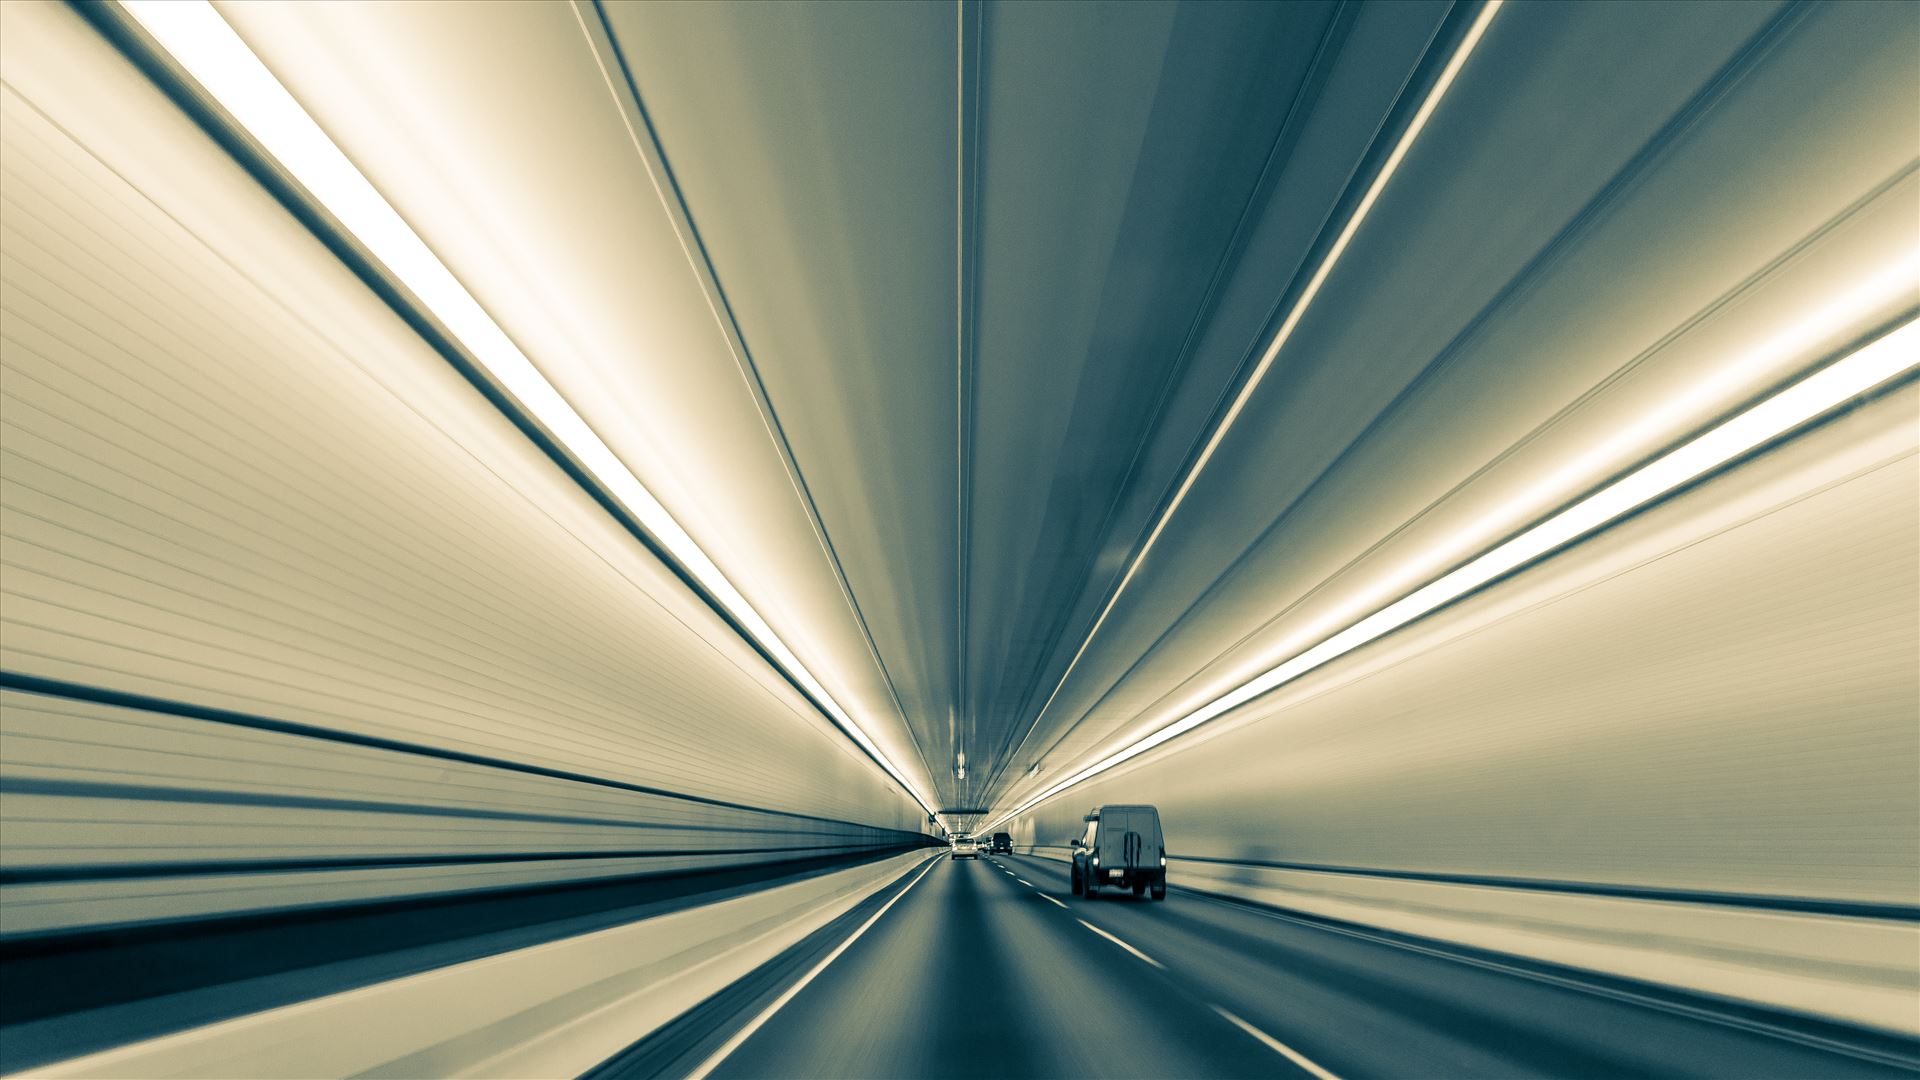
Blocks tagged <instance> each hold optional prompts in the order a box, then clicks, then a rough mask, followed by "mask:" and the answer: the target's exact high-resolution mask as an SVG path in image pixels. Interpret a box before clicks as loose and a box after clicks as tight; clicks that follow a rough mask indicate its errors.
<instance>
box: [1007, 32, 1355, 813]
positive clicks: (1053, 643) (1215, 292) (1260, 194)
mask: <svg viewBox="0 0 1920 1080" xmlns="http://www.w3.org/2000/svg"><path fill="white" fill-rule="evenodd" d="M1359 12H1360V5H1359V3H1358V2H1357V0H1341V2H1340V3H1339V4H1338V6H1337V7H1335V9H1334V11H1333V14H1332V15H1331V16H1330V17H1329V18H1328V20H1327V24H1326V26H1325V27H1324V28H1323V29H1322V31H1321V34H1320V42H1319V44H1318V45H1317V46H1316V47H1315V50H1314V56H1313V59H1312V61H1311V62H1309V63H1308V65H1307V70H1306V72H1305V73H1304V74H1303V75H1302V77H1301V80H1300V84H1299V85H1298V86H1297V87H1295V89H1294V93H1293V100H1292V102H1291V104H1289V105H1288V107H1287V115H1286V118H1285V119H1284V120H1283V121H1282V122H1281V125H1280V130H1279V131H1278V132H1276V133H1275V135H1274V139H1273V144H1272V145H1271V146H1270V147H1269V148H1268V150H1267V156H1266V160H1265V161H1264V162H1263V163H1262V165H1261V168H1260V173H1259V175H1258V176H1257V177H1256V178H1255V180H1254V183H1253V185H1252V186H1251V187H1250V188H1249V189H1248V191H1247V197H1246V200H1245V201H1244V202H1243V203H1242V204H1241V207H1240V215H1239V218H1238V219H1237V220H1236V221H1235V222H1234V227H1233V232H1232V233H1231V234H1230V236H1229V238H1228V241H1227V246H1226V247H1225V248H1224V249H1223V250H1222V251H1221V254H1220V258H1219V260H1218V261H1217V262H1216V263H1215V264H1214V269H1213V276H1212V277H1211V278H1210V279H1209V281H1208V282H1207V288H1206V292H1205V293H1204V294H1203V296H1202V299H1201V302H1200V304H1199V305H1198V306H1197V307H1196V308H1195V309H1194V313H1193V318H1192V320H1191V321H1190V322H1189V323H1188V326H1187V333H1186V336H1185V337H1184V338H1183V339H1182V340H1181V343H1180V349H1179V352H1178V353H1177V354H1176V356H1175V358H1174V362H1173V364H1172V365H1170V366H1169V367H1168V369H1167V374H1166V377H1165V379H1163V380H1162V382H1161V385H1160V390H1159V393H1158V394H1157V395H1156V397H1155V399H1154V406H1153V410H1152V411H1151V412H1150V413H1149V414H1148V417H1147V420H1146V423H1145V424H1144V425H1143V426H1142V427H1141V432H1142V435H1141V438H1140V439H1139V440H1138V441H1136V442H1135V443H1134V448H1133V454H1132V456H1131V458H1130V459H1129V460H1128V462H1127V468H1126V470H1125V472H1123V473H1122V474H1121V477H1120V481H1119V483H1117V484H1116V485H1114V489H1113V493H1112V496H1111V498H1109V500H1108V502H1107V508H1106V510H1105V512H1103V513H1102V514H1101V517H1100V524H1099V526H1098V527H1097V528H1096V529H1095V530H1094V533H1093V535H1094V538H1095V542H1094V544H1093V545H1092V546H1090V547H1089V548H1088V549H1087V555H1086V559H1085V560H1084V563H1083V565H1082V567H1081V570H1080V573H1079V576H1078V580H1079V581H1080V582H1081V593H1082V594H1084V592H1085V590H1086V589H1087V588H1088V587H1090V586H1091V585H1092V584H1093V576H1094V565H1095V563H1096V561H1097V560H1098V558H1099V554H1100V550H1101V548H1102V546H1103V545H1102V543H1101V540H1103V539H1104V538H1105V537H1106V535H1107V533H1108V531H1109V530H1110V529H1112V528H1113V524H1114V519H1115V517H1116V516H1117V515H1118V514H1119V512H1120V505H1121V503H1122V502H1123V500H1124V495H1125V493H1126V490H1127V487H1128V485H1129V484H1131V483H1132V481H1133V479H1134V477H1135V476H1136V475H1137V474H1138V472H1139V470H1140V466H1141V458H1142V455H1143V454H1144V453H1145V450H1146V446H1147V443H1148V441H1149V440H1148V438H1147V435H1148V434H1150V433H1151V432H1152V431H1153V429H1154V428H1155V427H1157V426H1159V424H1160V421H1161V418H1162V416H1163V415H1164V414H1165V412H1166V408H1167V405H1168V404H1169V403H1170V402H1171V401H1172V400H1173V394H1174V390H1175V388H1176V387H1177V386H1178V385H1179V382H1180V379H1181V377H1182V376H1183V375H1184V374H1185V372H1186V370H1187V367H1188V365H1189V364H1190V363H1191V362H1192V359H1193V352H1194V349H1195V348H1197V347H1198V345H1199V341H1200V338H1201V335H1202V334H1203V333H1204V332H1205V330H1206V327H1207V324H1208V322H1209V320H1210V319H1211V318H1212V317H1213V313H1214V311H1215V309H1216V308H1217V307H1218V306H1219V303H1220V299H1221V297H1222V295H1223V294H1224V293H1225V291H1226V285H1227V282H1228V280H1229V279H1231V277H1232V276H1233V273H1234V271H1235V270H1236V269H1238V267H1239V264H1240V257H1241V255H1242V254H1243V253H1244V252H1245V250H1246V246H1247V243H1248V241H1249V239H1250V238H1251V235H1252V231H1253V226H1254V224H1255V223H1256V220H1257V219H1258V217H1259V216H1260V214H1261V212H1262V211H1263V210H1264V209H1265V207H1266V200H1267V196H1268V195H1269V193H1270V192H1271V191H1272V190H1273V187H1274V185H1275V184H1277V183H1278V182H1279V180H1280V177H1281V175H1282V174H1283V173H1284V172H1285V171H1286V168H1287V166H1288V164H1290V163H1291V160H1292V154H1293V148H1294V146H1295V145H1296V144H1297V143H1298V142H1299V141H1300V137H1301V133H1302V132H1303V131H1305V130H1306V124H1307V120H1308V118H1309V117H1311V116H1312V114H1313V109H1314V106H1315V105H1316V104H1318V103H1319V100H1320V93H1321V91H1322V90H1323V89H1325V87H1326V84H1327V80H1328V79H1329V78H1330V77H1331V76H1332V74H1333V69H1334V65H1335V64H1336V63H1337V62H1338V61H1339V59H1340V55H1341V50H1342V48H1343V47H1344V46H1345V45H1346V41H1347V36H1348V34H1349V33H1350V32H1351V31H1352V29H1353V23H1354V20H1355V19H1357V18H1358V17H1359ZM1348 183H1349V184H1351V183H1352V180H1351V178H1349V180H1348ZM1251 370H1252V356H1251V355H1250V356H1249V357H1248V358H1247V359H1244V360H1243V361H1242V363H1241V366H1240V367H1239V368H1238V369H1236V371H1235V373H1234V375H1233V377H1232V378H1231V379H1230V380H1229V384H1228V386H1227V387H1226V388H1225V389H1224V390H1222V392H1221V398H1220V403H1216V405H1215V408H1214V411H1213V413H1212V414H1210V419H1211V418H1212V417H1213V416H1217V414H1218V412H1219V410H1220V409H1221V408H1224V404H1221V403H1224V402H1225V401H1229V400H1231V396H1232V393H1233V391H1234V390H1235V388H1237V387H1238V386H1239V384H1240V381H1241V380H1242V379H1244V378H1245V377H1246V375H1247V374H1248V373H1249V372H1250V371H1251ZM1202 434H1203V435H1204V434H1205V429H1203V431H1202ZM1196 445H1198V444H1196ZM1190 460H1191V457H1190V456H1189V458H1188V459H1187V461H1190ZM1183 464H1184V462H1183ZM1175 475H1176V476H1178V475H1180V474H1178V473H1176V474H1175ZM1163 505H1165V504H1164V500H1163V501H1162V502H1161V503H1159V504H1156V506H1155V508H1154V513H1155V515H1156V516H1157V514H1158V512H1159V508H1160V506H1163ZM1148 520H1149V521H1151V520H1152V518H1149V519H1148ZM1138 546H1139V538H1136V543H1135V546H1134V548H1132V549H1130V550H1129V552H1128V556H1127V559H1126V561H1124V562H1122V563H1121V564H1120V566H1121V570H1120V571H1117V572H1116V573H1115V575H1114V576H1113V578H1112V579H1111V580H1110V581H1109V582H1108V583H1107V585H1106V588H1105V589H1104V590H1103V591H1102V592H1101V593H1100V595H1099V599H1098V602H1097V603H1096V604H1095V606H1094V609H1093V610H1094V611H1095V612H1098V611H1099V610H1100V609H1101V608H1103V607H1105V606H1106V603H1107V601H1108V600H1109V599H1110V598H1111V596H1112V592H1113V590H1114V589H1115V588H1116V587H1117V586H1118V583H1119V580H1120V574H1121V573H1124V570H1125V567H1126V566H1128V565H1130V564H1131V563H1132V561H1133V558H1134V555H1135V553H1136V552H1137V550H1138ZM1072 611H1073V608H1072V607H1066V608H1062V609H1061V610H1060V612H1059V613H1058V614H1057V616H1056V621H1055V623H1054V625H1053V627H1052V629H1051V630H1050V631H1049V633H1048V635H1047V644H1046V646H1045V648H1044V649H1043V651H1042V654H1041V655H1042V656H1043V657H1051V656H1052V655H1053V654H1054V653H1055V652H1056V651H1057V650H1058V649H1059V646H1060V641H1061V639H1062V638H1064V637H1065V636H1066V633H1067V629H1068V626H1069V624H1070V616H1071V614H1072ZM1047 674H1048V665H1047V664H1046V663H1045V662H1044V660H1043V662H1042V663H1040V664H1037V665H1036V666H1035V669H1034V673H1033V681H1032V683H1031V684H1029V686H1028V687H1027V690H1026V692H1025V694H1024V695H1022V698H1021V702H1020V708H1019V710H1018V713H1017V715H1019V716H1025V715H1026V714H1027V713H1028V711H1029V710H1031V709H1032V708H1033V707H1034V700H1035V699H1036V698H1037V697H1038V696H1039V695H1040V688H1041V686H1042V685H1044V683H1045V679H1046V676H1047ZM1063 677H1064V675H1063ZM1039 721H1040V716H1039V715H1038V714H1037V713H1036V714H1035V715H1034V716H1033V717H1032V718H1031V719H1029V720H1027V722H1026V724H1025V727H1024V730H1023V732H1022V734H1021V736H1020V740H1019V743H1018V744H1017V745H1014V746H1013V747H1012V748H1011V749H1010V750H1008V751H1006V752H1005V753H1003V754H1001V755H1000V773H999V774H996V775H995V777H994V778H993V784H992V785H991V786H989V787H988V788H987V789H986V793H987V799H986V801H989V802H991V801H992V800H993V798H994V793H995V792H996V791H998V790H999V785H1000V779H1001V775H1004V773H1005V770H1006V768H1007V767H1009V766H1012V765H1015V764H1016V763H1018V762H1019V761H1021V760H1022V758H1021V752H1022V751H1023V750H1025V749H1026V746H1027V742H1028V741H1029V740H1030V739H1031V738H1032V737H1033V735H1034V733H1035V730H1036V727H1037V725H1038V724H1039ZM1007 738H1008V742H1009V743H1012V742H1013V734H1012V730H1011V729H1010V730H1009V731H1008V736H1007ZM1057 744H1058V742H1057V740H1056V742H1055V745H1057ZM1052 751H1053V747H1052V746H1049V747H1048V748H1047V750H1046V751H1045V752H1043V753H1042V754H1040V755H1039V756H1038V757H1036V758H1035V759H1034V762H1033V763H1034V764H1037V763H1038V762H1039V761H1041V760H1044V759H1045V757H1046V756H1047V754H1049V753H1052ZM1023 771H1024V770H1023Z"/></svg>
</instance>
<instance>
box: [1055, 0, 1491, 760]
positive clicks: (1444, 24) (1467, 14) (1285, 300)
mask: <svg viewBox="0 0 1920 1080" xmlns="http://www.w3.org/2000/svg"><path fill="white" fill-rule="evenodd" d="M1484 6H1485V3H1484V0H1478V2H1469V0H1455V2H1454V3H1453V5H1452V6H1451V8H1450V9H1449V10H1448V12H1447V14H1446V16H1445V17H1444V18H1442V19H1441V21H1440V22H1439V24H1438V25H1437V26H1436V27H1435V29H1434V33H1433V36H1432V37H1431V38H1429V39H1428V41H1427V46H1426V49H1425V50H1424V51H1423V52H1422V53H1421V55H1420V60H1419V62H1418V63H1417V64H1415V65H1414V67H1413V69H1412V70H1411V71H1409V72H1408V73H1407V78H1406V80H1405V81H1404V82H1402V83H1401V85H1400V91H1399V93H1398V94H1396V95H1395V96H1394V99H1393V103H1392V104H1391V105H1390V106H1388V108H1387V110H1386V112H1385V113H1383V114H1382V115H1381V117H1380V122H1379V124H1378V125H1377V126H1376V127H1375V128H1374V132H1373V138H1372V139H1371V140H1369V142H1368V144H1367V149H1366V152H1365V153H1364V154H1362V155H1361V157H1360V159H1359V160H1358V161H1357V162H1355V163H1354V167H1353V169H1352V170H1351V171H1350V172H1349V173H1348V174H1347V179H1346V182H1345V184H1343V185H1342V187H1341V194H1340V197H1339V198H1338V199H1336V200H1335V201H1334V202H1333V203H1332V204H1331V205H1330V206H1328V207H1327V210H1326V213H1325V215H1324V216H1323V217H1322V218H1321V222H1320V228H1319V229H1318V231H1317V232H1316V233H1315V235H1314V241H1313V243H1312V245H1310V246H1309V247H1308V248H1307V250H1306V251H1305V252H1304V253H1303V254H1302V256H1301V258H1300V261H1299V263H1298V264H1297V265H1296V267H1295V270H1294V275H1293V278H1292V280H1291V281H1289V282H1288V283H1287V287H1286V288H1285V289H1283V290H1281V291H1280V293H1279V295H1278V296H1276V297H1275V298H1274V302H1273V305H1272V306H1271V307H1270V308H1268V310H1267V317H1266V319H1264V320H1263V321H1262V323H1261V326H1260V329H1259V330H1258V331H1257V332H1256V333H1255V334H1254V335H1253V336H1252V338H1251V339H1250V340H1249V341H1248V343H1247V348H1246V351H1245V353H1244V354H1243V355H1242V356H1241V358H1240V363H1239V365H1238V366H1237V367H1236V368H1235V369H1234V372H1233V375H1232V376H1231V377H1230V378H1228V379H1227V380H1226V382H1224V383H1223V384H1221V387H1220V392H1219V394H1218V395H1217V396H1216V397H1215V398H1214V403H1213V408H1212V409H1211V410H1209V412H1208V415H1207V419H1206V421H1205V422H1204V423H1202V424H1201V425H1200V426H1199V427H1198V428H1197V429H1195V431H1194V435H1193V438H1192V439H1191V440H1190V441H1189V442H1188V444H1187V450H1186V452H1185V453H1184V454H1183V455H1182V456H1181V459H1180V464H1179V466H1178V468H1176V469H1175V470H1174V471H1173V473H1172V474H1171V476H1170V478H1169V480H1168V483H1167V485H1166V487H1165V489H1164V490H1162V491H1161V493H1160V497H1159V498H1158V499H1157V500H1155V502H1154V505H1153V511H1152V512H1151V513H1150V514H1148V515H1147V518H1146V521H1145V524H1144V525H1143V527H1142V528H1141V530H1140V532H1139V534H1138V535H1136V536H1135V537H1134V538H1133V541H1132V542H1131V543H1130V544H1129V545H1128V546H1127V557H1126V559H1125V560H1124V561H1123V562H1121V563H1120V564H1119V566H1120V569H1119V570H1118V571H1116V572H1115V574H1114V576H1113V578H1112V579H1111V580H1110V581H1109V582H1108V583H1107V585H1106V587H1105V589H1104V590H1103V591H1102V594H1101V600H1100V605H1099V607H1097V608H1096V609H1095V610H1096V611H1098V610H1101V609H1104V608H1105V606H1106V605H1107V604H1108V603H1109V602H1111V600H1112V598H1113V596H1114V594H1115V593H1117V592H1118V591H1119V590H1120V588H1121V583H1122V582H1123V581H1124V580H1125V579H1126V568H1127V567H1129V566H1132V565H1133V563H1134V561H1135V560H1137V559H1138V558H1139V557H1140V549H1141V548H1142V547H1143V546H1145V544H1146V542H1147V537H1148V536H1150V535H1152V532H1153V526H1154V524H1155V523H1156V522H1158V521H1159V520H1160V518H1161V516H1162V515H1163V514H1165V513H1166V508H1167V507H1168V505H1170V504H1171V503H1172V501H1173V498H1174V494H1175V492H1176V491H1177V490H1178V489H1179V485H1180V482H1181V480H1182V479H1183V478H1184V477H1186V475H1187V474H1188V472H1189V471H1191V470H1192V468H1193V466H1194V463H1195V462H1196V461H1198V460H1199V457H1200V455H1201V453H1202V451H1203V448H1204V447H1205V446H1206V444H1207V440H1208V439H1209V438H1210V437H1211V436H1212V434H1213V431H1214V429H1215V428H1216V427H1218V426H1219V424H1220V422H1221V420H1222V419H1223V418H1224V417H1225V414H1226V412H1227V410H1228V409H1229V408H1230V407H1231V405H1232V403H1233V401H1234V399H1235V398H1236V397H1237V396H1238V395H1239V393H1240V390H1241V388H1242V387H1243V386H1244V385H1245V384H1246V382H1247V380H1248V379H1250V378H1251V377H1252V376H1253V372H1254V371H1255V370H1256V369H1257V368H1258V366H1259V360H1260V355H1261V352H1262V350H1263V349H1264V348H1265V346H1266V343H1267V342H1269V341H1271V340H1272V338H1273V335H1274V332H1275V331H1276V330H1277V329H1278V327H1279V326H1280V324H1281V322H1282V321H1283V320H1284V319H1285V318H1286V315H1287V312H1288V311H1289V310H1290V309H1291V308H1292V306H1293V303H1294V301H1295V300H1296V299H1297V298H1298V297H1299V296H1300V294H1301V293H1302V292H1303V291H1304V290H1305V289H1306V287H1307V283H1308V281H1309V280H1311V278H1312V276H1313V272H1314V268H1315V267H1317V266H1319V265H1320V262H1321V261H1322V260H1323V259H1324V258H1325V257H1326V252H1327V251H1328V250H1329V249H1330V248H1331V247H1332V246H1333V244H1334V242H1335V241H1336V239H1337V238H1338V236H1339V234H1340V231H1341V229H1342V228H1343V226H1344V223H1345V222H1346V221H1347V219H1348V218H1349V217H1350V216H1351V215H1352V212H1353V209H1354V208H1355V207H1356V206H1357V205H1358V204H1359V202H1360V200H1361V199H1363V198H1364V197H1365V196H1366V191H1367V188H1368V186H1369V185H1370V184H1371V183H1372V180H1373V178H1374V177H1375V176H1377V175H1379V173H1380V169H1381V167H1382V166H1383V165H1384V164H1385V162H1386V160H1387V158H1388V157H1390V156H1391V155H1392V153H1393V148H1394V145H1395V144H1396V143H1397V142H1398V141H1399V137H1400V134H1401V133H1402V132H1404V131H1405V130H1406V129H1407V127H1408V125H1409V124H1411V123H1412V121H1413V117H1414V115H1415V113H1417V112H1418V111H1419V109H1420V106H1421V105H1422V103H1424V102H1425V100H1426V97H1427V93H1428V91H1429V90H1430V89H1431V88H1432V86H1433V85H1434V84H1435V83H1436V82H1438V81H1439V79H1440V74H1441V72H1442V71H1444V70H1445V68H1446V66H1447V63H1448V62H1449V61H1450V60H1451V59H1452V57H1453V53H1454V50H1455V47H1456V46H1457V45H1459V43H1460V41H1461V40H1462V39H1463V38H1465V37H1466V35H1467V32H1468V30H1469V29H1470V28H1471V27H1472V26H1473V23H1474V20H1475V19H1476V18H1477V17H1478V16H1479V14H1480V11H1481V9H1482V8H1483V7H1484ZM1096 550H1097V549H1096ZM1086 716H1087V714H1085V713H1082V714H1081V715H1080V716H1079V717H1077V718H1075V719H1074V721H1073V722H1072V723H1070V724H1067V725H1065V726H1063V727H1061V728H1060V731H1059V734H1058V735H1056V736H1055V737H1054V738H1053V740H1052V741H1051V742H1049V743H1048V744H1047V748H1046V749H1045V750H1043V751H1042V752H1041V753H1040V755H1039V757H1040V758H1041V759H1044V758H1046V757H1047V756H1048V755H1051V754H1052V753H1053V752H1054V751H1055V750H1057V749H1059V747H1060V744H1061V743H1062V742H1064V741H1065V740H1066V739H1067V737H1068V736H1069V735H1071V734H1072V733H1073V732H1074V731H1075V730H1076V729H1077V728H1078V727H1079V726H1080V724H1081V723H1082V722H1083V721H1085V719H1086ZM1034 719H1035V721H1036V722H1037V721H1038V720H1039V717H1038V716H1036V717H1035V718H1034Z"/></svg>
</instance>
